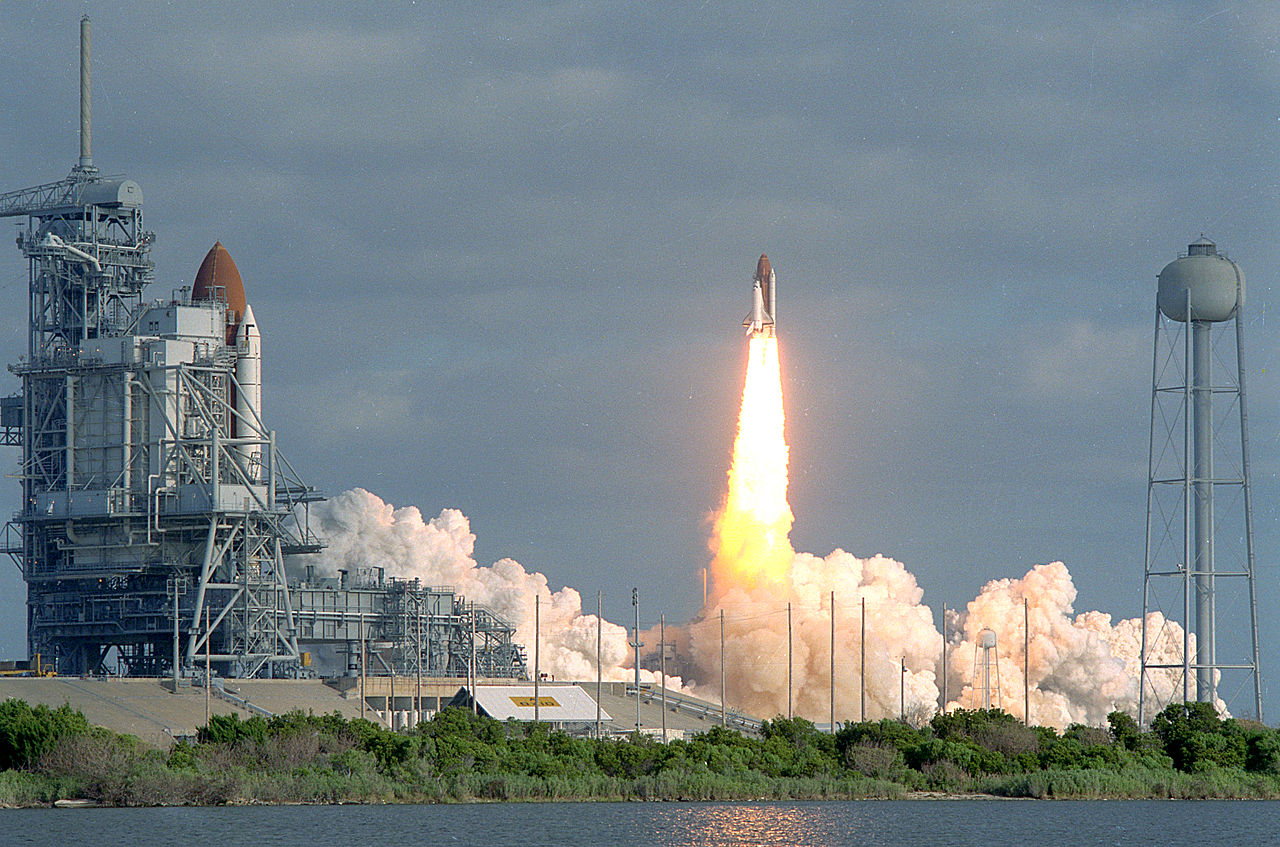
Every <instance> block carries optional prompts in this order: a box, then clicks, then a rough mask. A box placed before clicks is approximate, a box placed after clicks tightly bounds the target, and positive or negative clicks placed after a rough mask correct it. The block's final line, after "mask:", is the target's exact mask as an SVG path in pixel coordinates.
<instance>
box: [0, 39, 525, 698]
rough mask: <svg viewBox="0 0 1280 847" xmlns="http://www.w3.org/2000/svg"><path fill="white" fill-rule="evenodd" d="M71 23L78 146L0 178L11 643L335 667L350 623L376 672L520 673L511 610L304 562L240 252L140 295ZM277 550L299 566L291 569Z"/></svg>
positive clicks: (65, 660) (288, 668)
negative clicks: (42, 178)
mask: <svg viewBox="0 0 1280 847" xmlns="http://www.w3.org/2000/svg"><path fill="white" fill-rule="evenodd" d="M80 38H81V74H80V106H81V109H80V159H79V162H78V163H77V164H76V166H75V167H74V168H72V170H71V173H70V174H69V175H68V176H67V177H66V178H64V179H62V180H59V181H58V182H52V183H47V184H44V185H39V186H36V187H34V188H28V189H23V190H20V191H14V192H10V193H7V194H3V195H0V217H9V218H18V219H19V226H20V231H19V235H18V239H17V242H18V247H19V249H20V250H21V251H22V253H23V256H24V257H25V258H26V259H27V262H28V276H29V301H28V304H29V307H28V344H27V352H26V355H25V356H23V357H22V358H21V359H20V361H18V362H17V363H16V364H14V365H12V366H11V367H10V369H11V370H12V371H13V372H14V373H15V374H16V375H17V376H18V377H19V378H20V379H21V381H22V391H21V393H20V394H18V395H15V396H12V397H5V398H0V444H6V445H10V446H20V447H21V448H22V460H21V465H20V470H19V473H18V476H19V478H20V479H21V485H22V503H21V506H20V508H19V510H18V512H17V514H16V515H15V517H14V519H13V520H12V521H11V522H10V523H9V524H7V525H6V528H5V543H4V545H3V546H4V552H6V553H8V554H9V555H10V556H11V557H12V558H13V560H14V561H15V563H16V564H17V565H18V567H19V568H20V570H21V571H22V576H23V579H24V580H25V581H26V584H27V633H28V649H29V651H30V652H31V653H32V654H40V656H41V660H42V662H43V663H44V664H46V665H50V664H51V665H52V666H53V667H54V668H55V669H56V671H57V672H58V673H63V674H95V673H120V674H124V675H129V676H160V675H164V676H168V675H173V676H174V677H175V678H176V677H179V676H183V675H187V674H190V673H192V672H193V671H194V670H195V668H197V667H198V668H201V669H202V668H203V661H204V659H205V656H206V655H207V656H208V657H209V661H210V662H211V663H212V665H213V667H214V669H215V670H216V671H217V672H218V673H220V674H223V675H225V676H233V677H250V676H267V677H280V676H286V677H287V676H295V675H302V674H308V675H310V674H313V673H316V672H317V669H315V668H312V667H309V665H310V662H309V660H310V658H311V653H310V651H311V650H318V651H319V653H320V654H321V655H322V656H327V657H328V658H330V659H333V658H334V654H338V653H345V654H346V655H347V659H346V661H345V662H343V663H342V664H341V665H339V666H338V667H337V668H336V671H337V672H338V673H343V672H345V673H348V674H350V673H353V672H354V671H355V669H356V668H357V667H358V664H359V662H358V661H356V660H358V659H359V650H358V649H357V647H356V645H361V644H363V645H364V653H365V655H367V656H372V657H375V658H377V660H378V661H377V663H375V666H374V667H368V668H365V669H364V670H368V672H370V673H373V674H377V673H379V668H381V672H383V673H393V674H400V673H405V672H412V673H415V674H417V673H422V674H427V675H433V676H450V677H462V676H467V677H469V678H472V679H474V678H476V677H478V676H490V677H498V678H507V679H510V678H521V677H523V676H525V663H524V653H523V650H522V648H521V647H520V646H519V645H518V644H516V643H515V641H514V635H515V630H514V628H513V627H511V626H510V625H509V624H507V623H506V622H504V621H502V620H500V619H499V618H497V617H496V616H494V615H493V614H491V613H490V612H488V611H487V610H484V609H482V608H479V607H477V606H476V605H475V604H474V603H468V602H467V601H466V600H465V599H464V598H461V597H457V596H456V595H455V593H454V592H453V590H452V589H449V588H425V587H423V586H421V585H419V584H418V583H416V582H413V583H409V582H405V581H398V580H394V579H392V580H384V579H383V576H382V570H381V569H380V568H376V567H369V566H362V567H361V568H360V569H359V571H360V572H359V573H356V574H351V575H350V579H348V578H347V577H348V575H347V574H343V576H342V578H341V579H334V578H321V579H316V578H315V577H314V570H315V569H314V568H313V567H309V566H306V565H305V564H302V563H304V562H305V561H306V559H305V554H309V553H315V552H318V551H319V550H320V549H321V546H322V545H321V544H320V542H319V540H318V539H317V538H316V537H315V536H314V535H313V533H312V532H311V530H310V521H309V511H308V509H309V506H310V504H312V503H313V502H316V501H317V500H319V499H321V498H320V497H319V496H318V495H317V494H316V493H315V492H314V490H312V489H311V488H309V487H307V486H306V485H304V484H303V483H302V482H301V481H300V479H299V477H298V475H297V474H296V473H295V472H294V471H293V469H292V467H291V466H290V465H289V463H288V462H287V461H286V460H285V459H284V458H283V457H282V456H281V455H280V453H279V451H278V450H277V449H276V437H275V433H274V432H273V431H271V430H270V429H268V428H267V427H266V425H265V424H264V423H263V417H262V405H263V404H262V379H261V365H262V354H261V335H260V333H259V330H258V325H257V321H256V318H255V317H254V314H253V309H252V307H251V306H250V305H249V304H248V302H247V300H246V298H245V292H244V284H243V281H242V280H241V278H240V273H239V270H238V269H237V268H236V266H235V263H234V262H233V261H232V260H231V256H230V254H229V253H228V252H227V250H226V248H225V247H223V246H222V245H221V244H220V243H218V244H215V245H214V247H213V249H212V250H210V251H209V254H208V255H207V256H206V257H205V260H204V262H203V263H202V264H201V266H200V270H199V272H198V273H197V274H196V277H195V281H194V284H193V286H192V287H191V288H189V289H182V290H180V291H179V292H178V293H177V294H176V295H175V296H174V297H172V298H170V299H168V300H160V301H150V302H148V301H146V300H145V299H144V292H145V289H146V288H147V286H148V285H149V284H150V283H151V282H152V280H153V275H154V274H153V264H152V261H151V259H150V248H151V243H152V241H153V235H152V234H151V232H149V231H148V230H147V229H146V227H145V226H144V223H143V217H142V189H141V188H140V187H139V186H138V183H136V182H134V181H133V180H130V179H125V178H121V177H118V176H106V175H103V174H102V173H100V172H99V170H98V169H97V167H95V166H94V164H93V156H92V152H91V149H90V120H89V118H90V108H89V102H90V85H89V81H90V80H89V21H88V18H84V19H82V20H81V22H80ZM286 556H300V557H302V558H300V559H299V560H298V563H299V567H300V568H302V569H305V571H306V573H307V578H306V579H304V580H299V581H297V582H295V583H293V584H290V582H289V580H288V578H287V576H286V571H285V557H286ZM375 574H376V576H375ZM370 643H374V644H379V645H386V646H385V647H377V648H371V647H370V646H369V644H370ZM353 662H354V663H353ZM318 670H319V671H320V672H323V670H324V669H318Z"/></svg>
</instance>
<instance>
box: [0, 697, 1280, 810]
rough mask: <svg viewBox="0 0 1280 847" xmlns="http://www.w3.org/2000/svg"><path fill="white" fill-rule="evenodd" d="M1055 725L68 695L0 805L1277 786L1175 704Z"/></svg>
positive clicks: (984, 718)
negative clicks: (278, 708)
mask: <svg viewBox="0 0 1280 847" xmlns="http://www.w3.org/2000/svg"><path fill="white" fill-rule="evenodd" d="M1109 724H1110V725H1109V728H1108V729H1099V728H1094V727H1086V726H1081V725H1073V726H1070V727H1068V728H1067V729H1066V730H1065V731H1064V732H1062V733H1058V732H1056V731H1054V730H1052V729H1047V728H1044V727H1025V726H1023V725H1022V724H1021V723H1019V722H1018V721H1017V720H1015V719H1014V718H1013V717H1012V716H1010V715H1008V714H1005V713H1004V712H1001V711H998V710H991V711H957V712H951V713H948V714H945V715H937V716H935V717H934V718H933V720H932V721H931V722H930V723H929V724H927V725H926V726H924V727H922V728H920V729H916V728H913V727H911V726H909V725H908V724H906V723H902V722H899V721H894V720H882V721H878V722H867V723H849V724H845V725H844V726H843V727H842V728H841V729H840V730H839V731H838V732H836V733H835V734H834V735H831V734H828V733H823V732H819V731H818V730H817V729H816V728H815V727H814V725H813V724H812V723H810V722H809V721H806V720H803V719H800V718H797V719H794V720H788V719H785V718H778V719H776V720H773V721H766V722H765V724H764V726H763V728H762V731H761V735H760V737H759V738H750V737H745V736H743V735H741V734H739V733H737V732H733V731H728V730H725V729H722V728H720V727H718V726H717V727H713V728H711V729H710V730H709V731H707V732H705V733H701V734H699V735H695V736H693V737H691V738H689V739H687V740H679V741H672V742H670V743H667V744H663V743H661V742H659V741H655V740H653V739H651V738H648V737H640V738H635V737H630V738H625V739H601V740H596V739H589V738H577V737H571V736H569V735H566V734H565V733H563V732H558V731H552V730H551V729H550V728H549V727H547V726H546V725H545V724H532V725H530V724H518V723H514V722H508V723H505V724H504V723H499V722H497V721H494V720H491V719H489V718H484V717H477V716H475V715H472V714H471V713H470V712H468V711H465V710H459V709H446V710H444V711H443V712H441V713H440V714H438V715H437V716H436V717H434V718H433V719H432V720H430V721H427V722H425V723H423V724H421V725H420V726H419V727H417V729H415V730H414V731H412V732H408V733H393V732H390V731H388V730H386V729H383V728H381V727H379V726H377V725H375V724H373V723H371V722H369V721H366V720H361V719H353V720H347V719H344V718H342V717H340V716H339V715H337V714H336V713H335V714H332V715H304V714H302V713H301V712H292V713H290V714H286V715H279V716H276V717H274V718H271V719H269V720H267V719H263V718H260V717H252V718H249V719H247V720H241V719H240V718H239V717H237V716H235V715H229V716H217V717H214V718H213V719H212V720H210V721H209V724H208V726H205V727H203V728H201V729H200V732H199V735H198V737H197V739H196V740H195V742H194V743H190V742H185V741H180V742H178V743H176V744H174V745H173V747H172V748H171V749H170V750H169V751H168V752H167V753H164V752H161V751H158V750H153V749H150V748H148V747H146V746H145V745H142V744H141V743H139V742H138V740H137V739H135V738H132V737H131V736H123V735H117V734H115V733H112V732H108V731H106V730H102V729H96V728H91V727H90V726H89V725H88V723H87V722H86V721H85V719H84V717H83V716H82V715H80V714H79V713H78V712H75V711H73V710H71V709H69V708H67V707H65V706H64V707H62V708H59V709H52V710H51V709H48V708H46V707H43V706H36V707H34V708H32V707H30V706H28V705H27V704H26V703H23V702H21V701H18V700H8V701H6V702H4V703H0V767H2V768H3V769H2V770H0V804H6V805H39V804H46V803H50V802H52V801H54V800H57V799H60V798H83V799H88V800H93V801H97V802H99V803H102V804H107V805H159V804H179V803H194V804H221V803H243V802H265V803H283V802H318V803H334V802H364V803H382V802H453V801H464V802H465V801H485V800H568V799H601V800H625V799H643V800H650V799H654V800H656V799H665V800H744V799H766V798H767V799H847V798H863V797H903V796H908V793H909V792H921V791H938V792H952V793H957V792H959V793H973V792H979V793H986V794H994V795H1001V796H1009V797H1072V798H1092V797H1124V798H1128V797H1161V798H1163V797H1170V798H1190V797H1269V798H1277V797H1280V730H1274V729H1270V728H1268V727H1266V726H1263V725H1261V724H1258V723H1252V722H1247V721H1237V720H1232V719H1227V720H1221V719H1219V717H1218V716H1217V714H1216V713H1215V712H1214V710H1213V709H1212V707H1210V706H1209V705H1207V704H1200V703H1193V704H1188V705H1186V706H1183V705H1182V704H1177V705H1173V706H1170V707H1169V708H1167V709H1165V710H1164V711H1162V712H1161V713H1160V714H1159V715H1157V716H1156V718H1155V720H1154V721H1153V722H1152V725H1151V729H1150V731H1144V730H1143V729H1142V728H1141V727H1139V726H1138V725H1137V724H1136V723H1135V722H1134V720H1133V719H1132V718H1130V717H1129V716H1128V715H1125V714H1122V713H1119V712H1115V713H1112V715H1111V716H1110V720H1109Z"/></svg>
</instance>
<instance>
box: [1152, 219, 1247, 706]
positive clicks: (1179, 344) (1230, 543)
mask: <svg viewBox="0 0 1280 847" xmlns="http://www.w3.org/2000/svg"><path fill="white" fill-rule="evenodd" d="M1244 294H1245V286H1244V272H1243V271H1241V269H1240V266H1239V265H1237V264H1236V263H1235V262H1233V261H1231V260H1230V259H1228V258H1227V257H1226V256H1224V255H1223V254H1221V253H1219V252H1218V248H1217V245H1215V244H1214V243H1213V242H1212V241H1210V240H1209V239H1207V238H1205V237H1204V236H1201V237H1200V238H1199V239H1197V240H1196V241H1194V242H1192V243H1191V244H1190V245H1189V246H1188V247H1187V252H1186V254H1185V255H1181V256H1179V257H1178V258H1177V259H1175V260H1174V261H1173V262H1170V263H1169V264H1168V265H1166V266H1165V268H1164V270H1162V271H1161V272H1160V275H1159V279H1158V288H1157V293H1156V327H1155V344H1154V348H1153V349H1154V354H1153V365H1152V386H1151V449H1150V458H1149V473H1148V480H1147V481H1148V484H1147V541H1146V555H1145V559H1146V568H1145V574H1144V579H1143V596H1142V606H1143V608H1142V647H1141V651H1142V654H1141V655H1142V678H1141V686H1140V689H1139V700H1138V720H1139V722H1142V721H1143V720H1145V719H1148V718H1149V717H1150V716H1151V715H1152V714H1154V711H1152V710H1151V706H1152V705H1154V706H1155V710H1159V709H1160V708H1162V707H1163V706H1164V705H1165V704H1166V703H1168V702H1171V701H1172V702H1177V701H1181V702H1188V701H1195V700H1199V701H1201V702H1206V703H1218V702H1219V701H1224V702H1226V703H1227V704H1228V705H1230V704H1232V703H1234V702H1237V700H1238V698H1242V697H1243V695H1244V693H1245V689H1246V687H1251V688H1252V691H1251V694H1252V698H1251V699H1252V701H1253V702H1252V704H1251V705H1252V706H1253V710H1254V717H1256V718H1257V719H1258V720H1262V682H1261V678H1260V674H1259V652H1258V604H1257V599H1256V595H1255V591H1254V548H1253V507H1252V500H1251V488H1250V479H1249V428H1248V422H1249V420H1248V413H1247V406H1246V393H1245V367H1244V325H1243V322H1242V320H1241V312H1242V310H1243V309H1244V299H1245V297H1244ZM1215 363H1217V364H1216V366H1215ZM1150 612H1161V615H1159V616H1149V613H1150ZM1169 620H1180V621H1181V622H1182V632H1181V640H1182V643H1181V644H1178V645H1169V644H1168V643H1167V642H1168V639H1169V638H1170V637H1171V636H1172V633H1173V630H1171V629H1170V628H1168V627H1166V626H1159V627H1153V623H1156V622H1157V621H1160V622H1167V621H1169ZM1219 620H1223V621H1229V622H1230V627H1229V630H1228V632H1229V633H1230V636H1231V637H1230V641H1229V642H1227V643H1221V644H1220V643H1219V640H1218V634H1219V629H1220V628H1219V626H1218V621H1219ZM1193 633H1194V642H1193V641H1192V634H1193ZM1170 647H1173V649H1170ZM1224 647H1225V648H1226V649H1225V650H1224V649H1223V648H1224ZM1224 653H1225V654H1228V655H1229V658H1225V660H1224ZM1173 680H1176V682H1174V683H1173V686H1174V687H1173V688H1172V690H1170V689H1169V684H1170V681H1173ZM1250 682H1251V683H1252V685H1251V686H1250V685H1249V683H1250ZM1153 699H1154V700H1155V701H1156V702H1155V703H1152V700H1153Z"/></svg>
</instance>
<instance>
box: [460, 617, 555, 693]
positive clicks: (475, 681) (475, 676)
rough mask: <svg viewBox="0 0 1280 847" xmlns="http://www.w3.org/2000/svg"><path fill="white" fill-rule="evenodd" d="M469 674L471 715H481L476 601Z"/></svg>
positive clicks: (535, 684) (535, 682)
mask: <svg viewBox="0 0 1280 847" xmlns="http://www.w3.org/2000/svg"><path fill="white" fill-rule="evenodd" d="M533 655H534V656H535V657H537V655H538V650H537V637H536V636H535V638H534V652H533ZM468 672H469V673H470V674H471V714H473V715H478V714H480V703H479V701H478V700H477V699H476V689H477V688H479V687H480V685H479V683H480V680H479V676H480V674H479V670H478V669H477V668H476V604H475V601H474V600H473V601H472V602H471V667H470V668H468ZM533 676H534V686H535V690H536V686H537V684H538V683H537V677H538V675H537V674H536V673H535V674H534V675H533ZM534 709H537V706H534Z"/></svg>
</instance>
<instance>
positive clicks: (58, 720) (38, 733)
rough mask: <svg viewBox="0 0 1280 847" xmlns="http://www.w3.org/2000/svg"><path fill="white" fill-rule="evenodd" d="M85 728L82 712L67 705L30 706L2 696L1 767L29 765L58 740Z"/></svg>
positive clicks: (11, 767) (0, 705)
mask: <svg viewBox="0 0 1280 847" xmlns="http://www.w3.org/2000/svg"><path fill="white" fill-rule="evenodd" d="M88 731H89V722H88V721H86V720H85V718H84V715H82V714H80V713H79V712H77V711H75V710H74V709H72V708H71V707H70V706H67V705H62V706H59V707H58V708H56V709H50V708H49V707H47V706H44V705H38V706H35V707H34V708H33V707H31V706H29V705H27V704H26V703H25V702H23V701H22V700H15V699H9V700H5V701H4V702H3V703H0V770H12V769H14V768H27V767H31V766H32V765H33V764H35V763H36V762H37V761H39V759H40V757H41V756H43V755H44V754H45V753H47V752H48V751H49V750H51V749H52V748H53V746H54V745H55V744H56V743H58V741H59V740H61V739H63V738H66V737H69V736H74V735H82V734H84V733H86V732H88Z"/></svg>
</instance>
